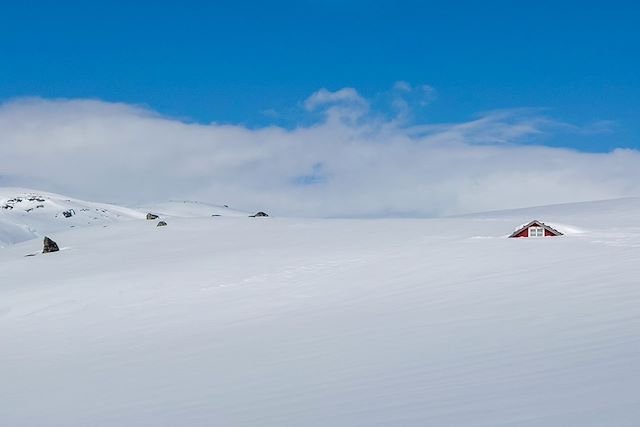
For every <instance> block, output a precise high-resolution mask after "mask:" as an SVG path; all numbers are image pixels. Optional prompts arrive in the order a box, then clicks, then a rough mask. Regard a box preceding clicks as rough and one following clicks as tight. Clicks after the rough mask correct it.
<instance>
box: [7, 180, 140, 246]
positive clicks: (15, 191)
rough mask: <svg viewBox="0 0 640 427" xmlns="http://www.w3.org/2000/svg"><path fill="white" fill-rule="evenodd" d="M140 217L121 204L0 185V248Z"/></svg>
mask: <svg viewBox="0 0 640 427" xmlns="http://www.w3.org/2000/svg"><path fill="white" fill-rule="evenodd" d="M141 218H144V215H143V214H142V213H141V212H138V211H136V210H133V209H128V208H124V207H121V206H115V205H109V204H105V203H94V202H86V201H83V200H77V199H72V198H69V197H66V196H62V195H60V194H54V193H47V192H42V191H36V190H30V189H25V188H7V187H3V188H0V247H2V246H7V245H9V244H12V243H18V242H22V241H25V240H29V239H33V238H36V237H42V236H44V235H45V234H49V233H52V232H55V231H61V230H65V229H69V228H75V227H85V226H91V225H105V224H111V223H115V222H120V221H126V220H131V219H141Z"/></svg>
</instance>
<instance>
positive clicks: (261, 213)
mask: <svg viewBox="0 0 640 427" xmlns="http://www.w3.org/2000/svg"><path fill="white" fill-rule="evenodd" d="M249 216H250V217H251V218H255V217H258V216H269V215H267V214H266V213H264V212H258V213H256V214H254V215H249Z"/></svg>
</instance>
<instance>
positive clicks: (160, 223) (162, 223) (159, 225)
mask: <svg viewBox="0 0 640 427" xmlns="http://www.w3.org/2000/svg"><path fill="white" fill-rule="evenodd" d="M165 225H167V223H166V222H165V221H160V222H159V223H158V225H156V227H164V226H165Z"/></svg>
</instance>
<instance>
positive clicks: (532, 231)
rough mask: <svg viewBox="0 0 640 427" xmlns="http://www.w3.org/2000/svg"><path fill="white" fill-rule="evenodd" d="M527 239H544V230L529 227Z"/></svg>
mask: <svg viewBox="0 0 640 427" xmlns="http://www.w3.org/2000/svg"><path fill="white" fill-rule="evenodd" d="M529 237H544V228H543V227H529Z"/></svg>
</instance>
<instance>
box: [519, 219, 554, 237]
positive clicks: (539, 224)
mask: <svg viewBox="0 0 640 427" xmlns="http://www.w3.org/2000/svg"><path fill="white" fill-rule="evenodd" d="M531 226H536V227H542V228H544V229H545V230H547V231H549V232H550V233H552V234H553V235H554V236H562V235H563V234H562V233H561V232H559V231H558V230H556V229H555V228H553V227H551V226H548V225H547V224H545V223H544V222H541V221H538V220H537V219H534V220H533V221H531V222H529V223H527V224H525V225H523V226H521V227H518V229H517V230H516V231H514V232H513V233H511V235H510V236H509V237H516V236H517V235H518V234H520V233H521V232H522V231H524V230H526V229H527V228H529V227H531Z"/></svg>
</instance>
